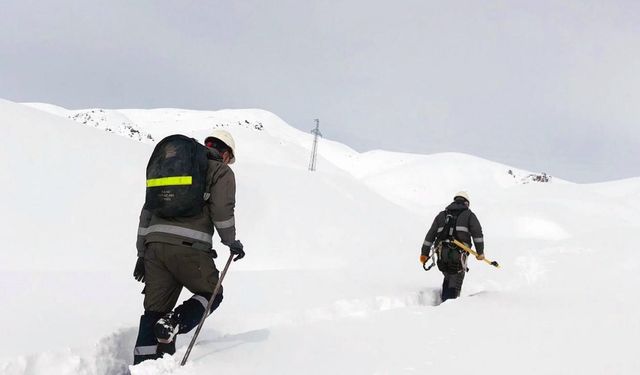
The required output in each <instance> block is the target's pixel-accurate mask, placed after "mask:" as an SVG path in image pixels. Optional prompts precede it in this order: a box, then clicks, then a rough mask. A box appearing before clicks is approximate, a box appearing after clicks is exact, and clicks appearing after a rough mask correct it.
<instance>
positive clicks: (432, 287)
mask: <svg viewBox="0 0 640 375" xmlns="http://www.w3.org/2000/svg"><path fill="white" fill-rule="evenodd" d="M54 109H55V108H54ZM60 111H61V112H60V113H57V114H52V113H51V112H54V110H52V109H51V108H49V110H47V111H45V112H43V111H42V110H36V109H34V108H32V107H28V106H25V105H20V104H16V103H12V102H8V101H2V100H0V124H1V125H0V126H1V128H0V131H1V134H0V135H2V137H0V160H2V161H3V162H2V164H0V175H2V176H8V177H7V178H10V180H11V183H5V184H0V196H3V197H7V199H5V200H3V213H4V214H3V215H0V239H2V241H3V248H2V251H1V252H0V282H1V283H2V285H3V296H2V303H3V309H0V321H3V322H10V324H5V326H4V328H3V333H4V335H5V338H6V339H5V340H3V343H2V344H0V349H2V350H0V353H2V354H0V374H3V375H4V374H7V375H27V374H28V375H40V374H63V375H64V374H82V375H98V374H99V375H119V374H126V373H128V372H129V371H131V373H132V374H134V375H142V374H176V375H201V374H210V373H211V372H212V371H215V372H218V373H224V374H256V373H264V374H301V373H304V374H328V373H333V374H413V373H443V374H459V373H466V372H468V371H469V369H473V372H474V373H477V374H491V375H502V374H505V375H506V374H513V373H518V374H536V375H539V374H564V373H579V374H603V373H616V374H636V373H638V372H639V371H640V359H639V357H638V356H637V355H636V351H637V350H636V348H635V345H634V343H635V341H636V338H637V336H638V335H639V334H640V322H638V320H637V314H638V312H639V311H640V302H639V301H638V299H637V298H633V296H634V295H635V294H636V292H637V290H638V288H639V287H640V277H638V275H639V274H640V262H639V261H638V258H637V257H636V256H635V251H634V249H633V248H632V247H630V246H629V240H628V238H629V236H630V234H631V233H635V232H636V231H637V230H639V229H640V224H639V223H638V222H637V221H636V220H634V218H633V217H632V215H629V212H635V210H636V209H638V208H640V200H638V196H640V179H631V180H625V181H616V182H612V183H605V184H595V185H578V184H572V183H566V182H564V181H561V180H557V179H554V180H553V181H552V183H535V184H534V183H528V184H522V183H521V181H520V180H521V179H522V178H526V176H527V175H528V174H529V173H530V172H527V171H521V170H518V169H515V168H512V167H509V166H505V165H502V164H499V163H493V162H490V161H487V160H483V159H480V158H476V157H473V156H470V155H464V154H454V153H445V154H435V155H416V154H403V153H395V152H386V151H372V152H367V153H357V152H355V151H353V150H351V149H350V148H349V147H347V146H345V145H342V144H340V143H337V142H332V141H329V140H323V141H322V143H321V145H320V160H319V164H318V167H319V168H318V171H316V172H315V173H310V172H308V171H307V170H306V169H307V163H308V157H309V149H310V147H311V136H310V135H309V134H305V133H303V132H300V131H298V130H296V129H294V128H292V127H290V126H289V125H287V124H286V123H285V122H284V121H282V120H281V119H280V118H278V117H277V116H275V115H274V114H271V113H269V112H266V111H261V110H244V111H217V112H206V111H186V110H179V109H159V110H118V111H117V112H118V114H119V115H122V116H125V117H126V118H127V119H128V120H127V121H130V123H131V124H135V128H136V129H138V130H140V132H141V134H151V135H152V137H153V139H154V140H158V139H160V138H162V137H163V136H165V135H167V134H170V133H174V132H180V133H184V134H187V135H191V136H193V137H196V138H197V139H203V138H204V137H205V136H206V135H207V133H208V131H209V130H210V129H211V127H212V126H222V127H227V128H228V129H229V130H230V131H232V132H233V134H234V137H236V141H237V144H238V155H237V160H238V161H237V163H236V164H234V165H233V169H234V171H235V174H236V178H237V181H238V191H237V212H236V216H237V217H236V223H237V227H238V235H239V238H240V239H241V240H242V241H243V243H244V244H245V248H246V251H247V257H246V258H245V259H243V260H242V261H240V262H237V263H234V264H233V266H232V268H231V270H230V272H229V274H228V275H227V279H226V281H225V300H224V302H223V304H222V305H221V307H220V309H218V310H217V311H216V312H215V313H214V314H213V315H212V316H211V317H210V318H209V319H208V320H207V323H206V325H205V327H204V329H203V331H202V333H201V336H200V339H199V342H198V345H197V346H196V347H195V349H194V351H193V353H192V355H191V357H190V358H191V359H190V362H189V363H188V364H187V366H185V367H180V366H179V365H178V362H179V359H180V358H181V356H182V355H183V354H184V351H185V346H186V344H187V343H188V341H189V338H190V336H189V335H185V336H182V335H181V336H179V339H178V345H177V346H178V353H177V355H176V356H175V357H165V358H163V359H161V360H158V361H153V362H147V363H144V364H142V365H140V366H136V367H129V365H130V364H131V360H132V348H133V342H134V340H135V335H136V329H137V324H138V319H139V316H140V314H141V313H142V306H141V303H142V296H141V294H140V291H141V290H142V285H141V284H139V283H137V282H135V281H134V280H133V278H132V276H131V273H132V271H133V265H134V263H135V249H134V242H135V236H136V231H137V216H138V213H139V209H140V206H141V205H142V201H143V199H144V178H145V177H144V170H145V166H146V162H147V158H148V156H149V154H150V152H151V150H152V147H153V141H151V140H150V139H149V140H148V141H145V140H143V141H142V142H140V141H138V140H137V139H136V140H135V141H131V139H126V138H130V137H128V136H126V135H125V137H119V136H115V135H114V133H115V132H111V133H110V132H105V131H103V130H99V129H95V128H94V127H93V126H86V125H83V124H82V123H80V124H79V123H77V122H76V121H73V120H71V119H70V118H68V113H67V112H65V111H66V110H64V111H62V110H60ZM46 112H49V113H46ZM61 114H62V115H61ZM108 118H111V117H108ZM113 118H116V117H115V116H114V117H113ZM245 120H246V121H247V122H245ZM258 124H260V125H262V127H261V128H260V129H258V128H256V125H258ZM143 132H145V133H143ZM509 170H511V174H510V173H508V171H509ZM514 176H515V177H514ZM458 190H468V191H469V193H470V194H471V197H472V198H471V199H472V206H471V208H472V209H473V211H474V212H475V213H476V214H477V215H478V218H479V219H480V221H481V223H482V225H483V229H484V233H485V239H486V254H487V257H488V258H489V259H492V260H497V261H499V262H500V264H501V265H502V268H501V269H495V268H493V267H489V266H487V265H485V264H484V263H480V262H476V261H475V260H473V259H471V260H470V263H469V268H470V272H469V273H468V274H467V276H466V278H465V284H464V286H463V292H462V296H461V297H460V298H459V299H457V300H453V301H447V302H445V303H443V304H440V301H439V299H438V292H439V288H440V284H441V282H442V276H441V274H440V273H439V272H438V271H437V270H435V269H434V270H431V271H429V272H425V271H424V270H423V269H422V267H421V266H420V265H419V264H418V255H419V250H420V247H421V245H422V241H423V238H424V234H425V232H426V230H427V228H428V227H429V225H430V224H431V221H432V219H433V216H434V215H435V214H436V213H437V212H438V211H439V210H441V209H442V208H443V207H444V206H445V205H446V204H447V203H449V201H450V200H451V198H452V194H453V193H454V192H456V191H458ZM602 213H607V215H608V217H613V218H615V220H609V219H607V217H604V215H603V214H602ZM596 233H598V234H602V233H606V234H607V235H594V234H596ZM214 247H215V248H216V249H217V250H218V251H219V253H220V258H219V259H218V260H217V262H218V264H219V263H220V262H221V261H223V260H224V259H225V258H226V256H227V254H228V252H227V250H226V248H225V247H223V246H221V245H220V244H219V243H218V242H216V243H215V244H214ZM188 296H189V294H187V293H185V294H183V296H182V297H181V298H187V297H188Z"/></svg>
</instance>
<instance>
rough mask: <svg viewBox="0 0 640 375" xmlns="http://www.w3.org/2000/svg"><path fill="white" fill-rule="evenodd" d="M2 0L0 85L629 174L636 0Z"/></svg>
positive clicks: (639, 94) (65, 101)
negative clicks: (259, 114) (268, 116)
mask: <svg viewBox="0 0 640 375" xmlns="http://www.w3.org/2000/svg"><path fill="white" fill-rule="evenodd" d="M0 4H1V8H0V97H2V98H5V99H9V100H13V101H39V102H48V103H53V104H57V105H61V106H63V107H67V108H88V107H105V108H155V107H180V108H191V109H211V110H214V109H223V108H262V109H267V110H270V111H272V112H274V113H276V114H277V115H279V116H280V117H282V118H283V119H284V120H285V121H287V122H288V123H290V124H291V125H293V126H295V127H297V128H299V129H302V130H305V131H307V130H310V129H311V128H312V127H313V119H314V118H320V120H321V130H322V132H323V134H324V135H325V136H326V137H327V138H330V139H334V140H337V141H341V142H343V143H346V144H348V145H350V146H352V147H354V148H355V149H357V150H359V151H365V150H371V149H386V150H395V151H406V152H417V153H432V152H441V151H460V152H465V153H469V154H473V155H477V156H481V157H485V158H488V159H491V160H495V161H500V162H504V163H507V164H511V165H514V166H516V167H521V168H526V169H531V170H535V171H545V172H548V173H551V174H552V175H557V176H559V177H562V178H566V179H569V180H573V181H578V182H591V181H603V180H609V179H614V178H624V177H632V176H640V156H639V155H640V153H639V152H638V149H639V148H640V1H612V0H607V1H604V0H603V1H586V0H585V1H570V0H566V1H559V0H558V1H545V0H530V1H516V0H510V1H480V0H475V1H454V0H451V1H445V0H442V1H427V0H414V1H406V0H395V1H375V0H343V1H338V0H335V1H312V0H305V1H301V0H284V1H283V0H277V1H276V0H273V1H259V0H242V1H213V0H209V1H206V0H174V1H164V0H152V1H142V0H136V1H130V0H127V1H120V0H110V1H93V0H92V1H89V0H78V1H72V0H62V1H53V0H49V1H30V0H15V1H12V0H0ZM434 178H437V176H434Z"/></svg>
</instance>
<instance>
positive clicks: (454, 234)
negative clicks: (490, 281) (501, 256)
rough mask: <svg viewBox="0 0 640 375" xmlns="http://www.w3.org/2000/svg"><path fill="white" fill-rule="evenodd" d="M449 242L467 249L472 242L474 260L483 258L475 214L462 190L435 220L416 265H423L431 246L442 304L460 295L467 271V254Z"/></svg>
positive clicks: (480, 235)
mask: <svg viewBox="0 0 640 375" xmlns="http://www.w3.org/2000/svg"><path fill="white" fill-rule="evenodd" d="M453 239H457V240H458V241H460V242H463V243H464V244H465V245H467V246H468V247H471V240H472V239H473V244H474V245H475V247H476V252H477V253H478V256H477V257H476V258H477V259H478V260H483V259H484V237H483V235H482V227H481V226H480V221H478V218H477V217H476V215H475V214H474V213H473V212H472V211H471V210H470V209H469V195H468V194H467V192H465V191H461V192H458V193H457V194H456V195H455V196H454V197H453V202H452V203H451V204H449V205H448V206H447V208H446V209H445V210H444V211H441V212H440V213H439V214H438V215H437V216H436V217H435V219H434V220H433V224H432V225H431V228H429V231H428V232H427V235H426V236H425V239H424V243H423V244H422V250H421V255H420V263H422V264H423V265H424V264H425V263H426V262H427V261H428V260H429V258H430V256H432V254H431V248H432V247H433V248H434V249H435V251H434V253H435V255H436V256H437V259H438V260H437V265H438V269H439V270H440V271H441V272H442V273H443V275H444V280H443V281H442V294H441V297H442V302H444V301H446V300H448V299H454V298H458V296H460V290H461V289H462V282H463V281H464V275H465V273H466V272H467V271H468V268H467V255H468V253H467V252H465V251H463V250H462V249H460V248H458V246H456V245H454V244H453V243H452V242H451V241H453Z"/></svg>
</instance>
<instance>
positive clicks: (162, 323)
mask: <svg viewBox="0 0 640 375" xmlns="http://www.w3.org/2000/svg"><path fill="white" fill-rule="evenodd" d="M179 330H180V325H179V324H178V321H177V319H176V314H175V313H174V312H173V311H172V312H168V313H166V314H165V315H164V316H163V317H162V318H160V319H158V321H157V322H156V324H155V326H154V327H153V333H155V335H156V339H158V342H159V343H162V344H171V343H173V341H174V339H175V337H176V335H177V334H178V331H179ZM174 352H175V343H174ZM165 353H166V352H165Z"/></svg>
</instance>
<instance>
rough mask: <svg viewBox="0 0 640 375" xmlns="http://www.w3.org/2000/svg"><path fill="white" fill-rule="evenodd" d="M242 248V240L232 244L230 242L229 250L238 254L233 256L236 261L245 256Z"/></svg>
mask: <svg viewBox="0 0 640 375" xmlns="http://www.w3.org/2000/svg"><path fill="white" fill-rule="evenodd" d="M242 249H243V246H242V242H240V241H239V240H235V241H233V242H232V243H231V244H229V251H230V252H231V254H233V255H235V256H236V257H235V258H233V261H234V262H235V261H236V260H239V259H242V258H244V250H242Z"/></svg>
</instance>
